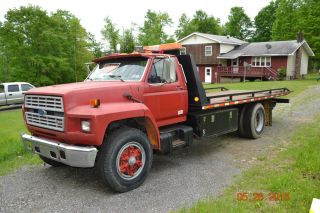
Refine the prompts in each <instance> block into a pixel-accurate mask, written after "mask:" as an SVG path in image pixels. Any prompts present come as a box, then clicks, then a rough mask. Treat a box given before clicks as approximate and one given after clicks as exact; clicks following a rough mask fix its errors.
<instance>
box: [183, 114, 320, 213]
mask: <svg viewBox="0 0 320 213" xmlns="http://www.w3.org/2000/svg"><path fill="white" fill-rule="evenodd" d="M319 130H320V116H318V118H316V119H315V121H314V123H312V124H309V125H307V126H304V127H301V128H299V129H298V130H297V132H296V133H295V134H294V136H293V138H292V140H291V143H290V145H289V146H288V144H280V146H278V147H277V148H276V149H275V150H273V153H275V154H273V157H270V156H266V157H265V158H260V159H259V160H260V162H258V163H257V165H256V166H255V167H253V168H251V169H249V170H248V171H246V172H244V174H242V176H241V177H239V178H238V180H237V181H236V183H235V184H234V185H233V186H231V187H229V188H228V189H227V190H226V191H225V192H224V194H223V195H221V196H220V197H218V198H216V199H214V198H213V199H209V200H204V201H199V202H198V203H196V204H195V205H194V206H192V207H191V208H190V209H188V208H184V209H181V210H180V211H179V212H197V213H198V212H308V211H309V209H310V206H311V202H312V198H320V190H319V189H320V155H319V150H320V143H319V142H320V131H319ZM281 150H282V151H281Z"/></svg>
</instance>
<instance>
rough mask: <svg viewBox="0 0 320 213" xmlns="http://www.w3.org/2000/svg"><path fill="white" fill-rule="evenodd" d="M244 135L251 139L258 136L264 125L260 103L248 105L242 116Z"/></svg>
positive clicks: (263, 112)
mask: <svg viewBox="0 0 320 213" xmlns="http://www.w3.org/2000/svg"><path fill="white" fill-rule="evenodd" d="M243 124H244V125H243V130H244V136H245V137H247V138H251V139H256V138H260V137H261V135H262V133H263V130H264V127H265V111H264V108H263V106H262V104H261V103H257V104H254V105H249V106H248V108H247V109H246V110H245V112H244V118H243Z"/></svg>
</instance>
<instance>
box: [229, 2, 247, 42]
mask: <svg viewBox="0 0 320 213" xmlns="http://www.w3.org/2000/svg"><path fill="white" fill-rule="evenodd" d="M225 27H226V34H228V35H230V36H233V37H236V38H238V39H241V40H250V39H251V38H252V22H251V20H250V18H249V16H248V15H247V14H246V13H245V11H244V9H243V8H242V7H232V8H231V11H230V15H229V16H228V22H227V23H226V25H225Z"/></svg>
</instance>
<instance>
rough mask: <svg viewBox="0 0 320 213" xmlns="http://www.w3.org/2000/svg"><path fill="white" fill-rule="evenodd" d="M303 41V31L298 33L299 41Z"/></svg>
mask: <svg viewBox="0 0 320 213" xmlns="http://www.w3.org/2000/svg"><path fill="white" fill-rule="evenodd" d="M302 41H303V32H301V31H300V32H298V35H297V43H301V42H302Z"/></svg>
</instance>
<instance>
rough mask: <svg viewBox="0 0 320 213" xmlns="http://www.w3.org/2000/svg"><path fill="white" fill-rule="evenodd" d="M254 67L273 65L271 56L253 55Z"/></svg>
mask: <svg viewBox="0 0 320 213" xmlns="http://www.w3.org/2000/svg"><path fill="white" fill-rule="evenodd" d="M251 64H252V66H253V67H271V57H260V56H258V57H252V63H251Z"/></svg>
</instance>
